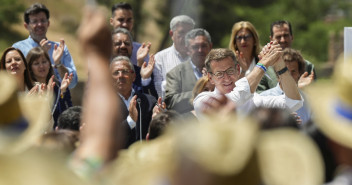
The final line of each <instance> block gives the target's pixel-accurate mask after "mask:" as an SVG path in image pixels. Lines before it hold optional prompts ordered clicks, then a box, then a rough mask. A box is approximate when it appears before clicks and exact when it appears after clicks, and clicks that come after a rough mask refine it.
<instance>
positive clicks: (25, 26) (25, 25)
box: [23, 22, 29, 30]
mask: <svg viewBox="0 0 352 185" xmlns="http://www.w3.org/2000/svg"><path fill="white" fill-rule="evenodd" d="M23 26H24V28H26V30H28V27H29V25H28V24H27V23H26V22H24V23H23Z"/></svg>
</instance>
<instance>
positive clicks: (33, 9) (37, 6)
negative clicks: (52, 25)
mask: <svg viewBox="0 0 352 185" xmlns="http://www.w3.org/2000/svg"><path fill="white" fill-rule="evenodd" d="M40 12H44V13H45V15H46V18H47V19H48V20H49V18H50V13H49V10H48V9H47V8H46V6H45V5H43V4H41V3H34V4H32V5H31V6H30V7H29V8H27V10H26V11H25V12H24V16H23V17H24V22H26V23H27V24H29V15H33V14H38V13H40Z"/></svg>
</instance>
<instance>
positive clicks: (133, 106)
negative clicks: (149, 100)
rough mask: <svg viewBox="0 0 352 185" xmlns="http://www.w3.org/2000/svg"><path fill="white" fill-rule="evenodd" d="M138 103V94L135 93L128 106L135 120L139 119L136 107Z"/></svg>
mask: <svg viewBox="0 0 352 185" xmlns="http://www.w3.org/2000/svg"><path fill="white" fill-rule="evenodd" d="M136 104H137V95H134V96H133V97H132V99H131V101H130V106H129V107H128V112H129V113H130V117H131V118H132V120H133V121H134V122H137V120H138V110H137V107H136Z"/></svg>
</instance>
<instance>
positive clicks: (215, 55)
mask: <svg viewBox="0 0 352 185" xmlns="http://www.w3.org/2000/svg"><path fill="white" fill-rule="evenodd" d="M227 57H230V58H231V59H232V61H233V62H234V64H235V66H236V65H237V64H238V62H237V59H236V56H235V54H234V53H233V52H232V51H231V50H230V49H227V48H216V49H212V50H210V52H209V53H208V55H207V57H206V58H205V68H206V69H207V71H208V72H212V71H211V68H210V64H211V62H218V61H220V60H223V59H225V58H227Z"/></svg>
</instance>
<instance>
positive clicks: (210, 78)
mask: <svg viewBox="0 0 352 185" xmlns="http://www.w3.org/2000/svg"><path fill="white" fill-rule="evenodd" d="M207 75H208V79H209V82H210V83H211V84H213V85H215V83H214V81H213V75H211V74H210V73H209V72H208V73H207Z"/></svg>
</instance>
